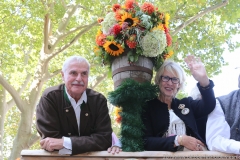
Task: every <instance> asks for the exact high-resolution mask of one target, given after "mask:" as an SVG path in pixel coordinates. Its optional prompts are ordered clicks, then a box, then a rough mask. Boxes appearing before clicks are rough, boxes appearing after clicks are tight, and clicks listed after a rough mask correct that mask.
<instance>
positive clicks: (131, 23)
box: [119, 12, 139, 27]
mask: <svg viewBox="0 0 240 160" xmlns="http://www.w3.org/2000/svg"><path fill="white" fill-rule="evenodd" d="M124 22H127V23H128V26H129V27H132V26H136V25H137V24H138V23H139V19H138V18H133V17H132V15H131V14H130V13H128V12H125V13H124V14H123V15H122V17H121V19H120V20H119V24H120V25H121V26H122V24H123V23H124Z"/></svg>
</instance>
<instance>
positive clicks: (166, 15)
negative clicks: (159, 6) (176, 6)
mask: <svg viewBox="0 0 240 160" xmlns="http://www.w3.org/2000/svg"><path fill="white" fill-rule="evenodd" d="M169 20H170V15H169V14H168V13H166V14H165V25H166V27H167V28H168V24H169Z"/></svg>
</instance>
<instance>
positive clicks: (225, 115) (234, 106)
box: [206, 75, 240, 154]
mask: <svg viewBox="0 0 240 160" xmlns="http://www.w3.org/2000/svg"><path fill="white" fill-rule="evenodd" d="M238 87H239V88H240V75H239V77H238ZM206 141H207V145H208V148H209V149H210V150H213V151H220V152H225V153H233V154H240V89H238V90H235V91H232V92H231V93H229V94H228V95H225V96H221V97H218V98H217V103H216V107H215V109H214V110H213V111H212V113H210V114H209V115H208V120H207V128H206Z"/></svg>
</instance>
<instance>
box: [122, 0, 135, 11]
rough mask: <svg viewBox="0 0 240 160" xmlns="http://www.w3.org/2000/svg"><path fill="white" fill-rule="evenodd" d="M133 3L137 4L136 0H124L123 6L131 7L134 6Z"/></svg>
mask: <svg viewBox="0 0 240 160" xmlns="http://www.w3.org/2000/svg"><path fill="white" fill-rule="evenodd" d="M134 4H135V5H138V3H137V2H136V0H126V2H125V7H126V9H133V8H134Z"/></svg>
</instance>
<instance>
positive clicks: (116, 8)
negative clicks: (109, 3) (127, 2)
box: [112, 4, 121, 12]
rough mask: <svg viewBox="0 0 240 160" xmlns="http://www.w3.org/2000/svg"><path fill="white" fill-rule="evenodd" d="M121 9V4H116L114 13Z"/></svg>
mask: <svg viewBox="0 0 240 160" xmlns="http://www.w3.org/2000/svg"><path fill="white" fill-rule="evenodd" d="M120 8H121V5H120V4H114V5H113V7H112V10H113V12H116V11H117V10H119V9H120Z"/></svg>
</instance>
